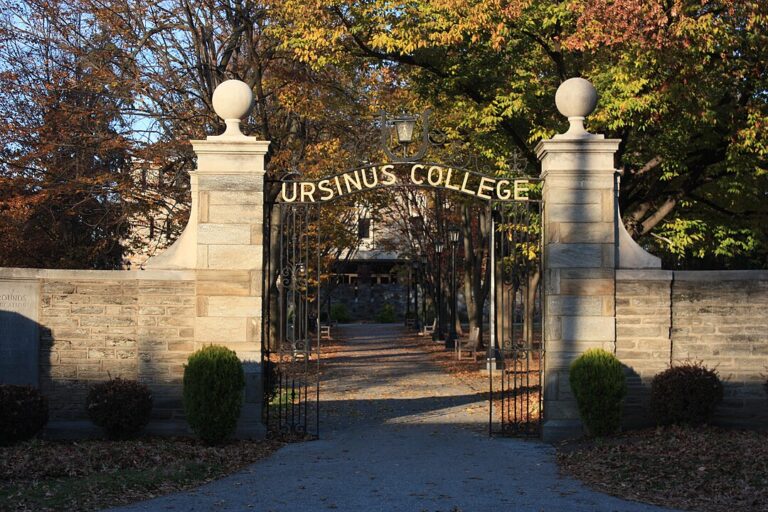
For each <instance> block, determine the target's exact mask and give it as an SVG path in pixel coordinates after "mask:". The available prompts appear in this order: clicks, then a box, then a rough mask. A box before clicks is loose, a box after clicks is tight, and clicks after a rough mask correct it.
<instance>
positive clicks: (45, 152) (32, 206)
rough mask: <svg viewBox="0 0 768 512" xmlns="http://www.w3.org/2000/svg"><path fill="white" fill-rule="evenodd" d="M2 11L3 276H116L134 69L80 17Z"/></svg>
mask: <svg viewBox="0 0 768 512" xmlns="http://www.w3.org/2000/svg"><path fill="white" fill-rule="evenodd" d="M3 4H5V5H3V6H2V7H3V9H2V11H3V15H2V16H3V17H2V25H0V37H2V40H3V44H2V45H0V62H1V63H2V65H1V66H0V69H2V72H0V88H2V90H3V91H4V92H3V94H2V95H0V115H2V118H3V124H4V130H2V134H0V137H1V138H2V143H3V149H2V151H1V152H0V233H1V234H2V235H1V236H2V239H3V244H1V245H0V266H31V267H55V268H61V267H63V268H78V267H80V268H83V267H84V268H117V267H119V266H120V265H121V263H122V247H121V245H120V239H121V237H122V236H123V234H124V232H125V229H126V222H125V221H126V218H127V212H126V209H125V207H124V206H125V194H126V193H129V192H130V189H129V186H130V176H129V173H128V172H127V171H128V165H127V164H128V153H127V149H128V146H129V144H128V141H127V140H126V138H125V137H124V134H123V130H124V128H125V126H124V124H123V122H122V118H121V116H120V113H121V109H122V106H123V105H125V104H126V103H128V102H130V101H131V96H130V93H131V91H130V84H128V86H126V84H125V81H124V80H123V75H124V74H125V73H127V72H130V65H128V64H127V63H126V61H125V59H124V55H123V54H122V52H121V51H120V50H119V49H118V48H117V47H116V46H115V45H114V44H113V42H112V40H111V38H110V37H109V36H108V35H107V34H106V33H105V32H104V31H103V30H102V27H100V26H98V25H93V24H91V22H90V21H89V20H87V19H85V18H84V17H82V16H81V15H80V13H77V12H71V11H68V10H67V9H52V8H42V7H40V6H32V5H18V4H15V3H13V2H3ZM51 19H58V20H59V22H57V23H52V22H51V21H50V20H51ZM61 20H66V23H63V22H61Z"/></svg>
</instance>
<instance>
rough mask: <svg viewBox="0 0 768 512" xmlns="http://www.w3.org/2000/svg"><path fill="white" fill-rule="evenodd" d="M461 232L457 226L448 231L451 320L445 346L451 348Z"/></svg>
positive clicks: (453, 341) (453, 340)
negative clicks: (457, 255)
mask: <svg viewBox="0 0 768 512" xmlns="http://www.w3.org/2000/svg"><path fill="white" fill-rule="evenodd" d="M460 237H461V232H459V230H458V229H457V228H451V229H450V230H449V231H448V242H450V244H451V320H450V325H449V326H448V337H447V338H446V339H445V348H446V349H448V350H453V349H454V348H456V337H457V336H456V317H457V316H458V315H457V312H456V309H457V308H458V299H457V297H456V247H458V245H459V238H460Z"/></svg>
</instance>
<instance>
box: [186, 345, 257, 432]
mask: <svg viewBox="0 0 768 512" xmlns="http://www.w3.org/2000/svg"><path fill="white" fill-rule="evenodd" d="M244 388H245V374H244V372H243V366H242V364H241V363H240V360H239V359H238V358H237V354H235V353H234V352H233V351H232V350H229V349H228V348H226V347H222V346H218V345H209V346H207V347H204V348H201V349H200V350H198V351H197V352H195V353H194V354H192V355H191V356H189V359H188V360H187V364H186V366H185V367H184V392H183V397H184V412H185V413H186V416H187V421H188V422H189V425H190V427H192V430H193V431H194V432H195V434H197V435H198V436H199V437H200V438H201V439H202V440H203V441H204V442H205V443H207V444H209V445H213V444H219V443H221V442H223V441H224V440H226V439H227V438H228V437H229V436H231V435H232V434H233V433H234V431H235V427H236V426H237V420H238V418H239V417H240V408H241V407H242V404H243V389H244Z"/></svg>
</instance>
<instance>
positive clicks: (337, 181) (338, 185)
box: [333, 176, 344, 196]
mask: <svg viewBox="0 0 768 512" xmlns="http://www.w3.org/2000/svg"><path fill="white" fill-rule="evenodd" d="M333 181H335V182H336V190H338V191H339V195H340V196H341V195H344V192H342V191H341V183H340V182H339V177H338V176H335V177H334V178H333Z"/></svg>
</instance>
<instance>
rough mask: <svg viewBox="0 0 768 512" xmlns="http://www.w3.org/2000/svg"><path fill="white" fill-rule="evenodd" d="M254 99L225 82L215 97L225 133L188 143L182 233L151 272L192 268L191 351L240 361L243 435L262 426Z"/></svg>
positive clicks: (262, 144) (263, 148)
mask: <svg viewBox="0 0 768 512" xmlns="http://www.w3.org/2000/svg"><path fill="white" fill-rule="evenodd" d="M252 103H253V96H252V93H251V90H250V88H249V87H248V86H247V85H246V84H245V83H243V82H240V81H236V80H228V81H226V82H223V83H222V84H221V85H219V87H217V88H216V91H215V92H214V94H213V106H214V109H215V110H216V113H217V114H218V115H219V116H220V117H221V118H223V119H224V120H225V122H226V124H227V129H226V131H225V132H224V134H222V135H218V136H210V137H207V138H206V139H205V140H193V141H191V142H192V147H193V149H194V151H195V153H196V154H197V169H196V170H195V171H193V172H191V173H190V174H191V177H190V181H191V191H192V205H191V211H190V219H189V223H188V225H187V227H186V228H185V230H184V232H183V233H182V235H181V236H180V237H179V239H178V240H177V242H176V243H175V244H174V245H173V246H172V247H171V248H169V249H168V250H167V251H166V252H165V253H163V254H161V255H159V256H158V257H155V258H153V259H151V260H150V261H149V262H148V265H147V266H148V267H149V268H191V269H194V270H195V276H196V283H195V299H196V315H195V322H194V348H195V350H197V349H199V348H201V347H203V346H204V345H209V344H217V345H224V346H226V347H228V348H230V349H232V350H234V351H235V352H236V353H237V355H238V357H239V358H240V360H242V361H243V362H244V367H245V372H246V382H247V384H246V402H245V406H244V409H243V414H242V417H241V422H240V427H239V433H240V435H256V434H258V433H259V432H260V431H263V425H261V423H260V422H261V395H262V390H261V341H262V338H261V324H262V267H263V265H262V263H263V250H264V246H263V239H262V238H263V228H264V223H263V204H264V174H265V170H264V156H265V155H266V153H267V149H268V148H269V142H268V141H260V140H257V139H256V138H255V137H247V136H245V135H243V134H242V133H241V132H240V127H239V125H240V119H241V118H242V117H243V116H245V115H246V114H247V113H248V111H249V110H250V108H251V105H252Z"/></svg>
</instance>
